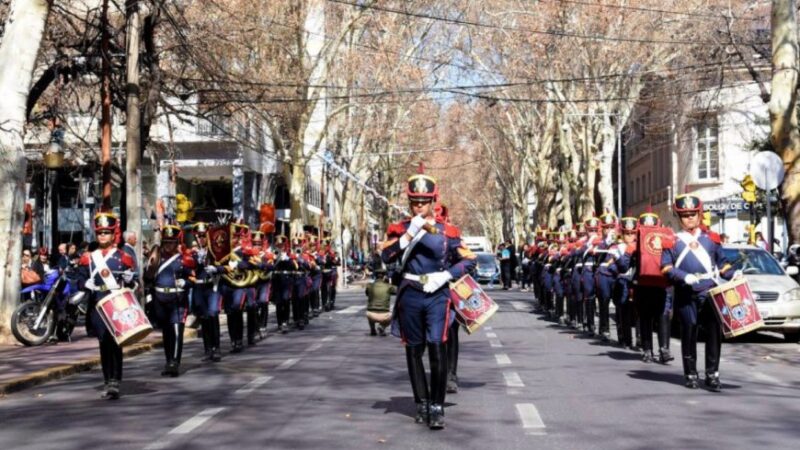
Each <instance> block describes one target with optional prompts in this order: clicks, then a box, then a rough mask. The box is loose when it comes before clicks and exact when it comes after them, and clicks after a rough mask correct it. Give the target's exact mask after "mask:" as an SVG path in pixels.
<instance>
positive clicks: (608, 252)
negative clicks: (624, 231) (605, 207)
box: [597, 213, 617, 341]
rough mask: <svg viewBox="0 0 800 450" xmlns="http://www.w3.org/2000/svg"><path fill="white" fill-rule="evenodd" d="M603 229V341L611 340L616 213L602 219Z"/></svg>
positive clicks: (599, 277)
mask: <svg viewBox="0 0 800 450" xmlns="http://www.w3.org/2000/svg"><path fill="white" fill-rule="evenodd" d="M600 221H601V222H602V224H603V225H602V227H603V242H601V243H600V245H599V246H598V247H599V248H598V251H599V250H603V251H604V252H605V253H604V254H601V255H599V256H598V260H599V261H600V266H599V267H597V294H598V295H597V302H598V304H599V306H600V307H599V308H598V313H599V316H600V326H599V327H598V331H599V333H600V338H601V339H602V340H603V341H608V340H609V330H610V324H609V304H610V303H611V295H612V292H613V290H614V284H615V283H616V279H617V272H616V265H615V264H614V262H615V256H614V255H615V252H616V248H617V216H616V215H615V214H614V213H605V214H603V215H602V216H601V217H600Z"/></svg>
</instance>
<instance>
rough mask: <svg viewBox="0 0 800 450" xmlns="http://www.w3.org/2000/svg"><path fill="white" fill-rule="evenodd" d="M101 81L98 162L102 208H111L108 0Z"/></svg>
mask: <svg viewBox="0 0 800 450" xmlns="http://www.w3.org/2000/svg"><path fill="white" fill-rule="evenodd" d="M100 16H101V17H100V27H101V38H102V41H101V52H100V59H101V60H102V64H101V70H102V82H101V83H100V99H101V102H102V114H101V117H100V155H101V157H100V162H101V167H102V182H103V203H102V205H103V206H102V209H105V210H107V211H110V210H111V61H110V60H109V58H110V57H111V56H110V55H109V40H110V36H109V35H108V0H103V7H102V11H101V14H100Z"/></svg>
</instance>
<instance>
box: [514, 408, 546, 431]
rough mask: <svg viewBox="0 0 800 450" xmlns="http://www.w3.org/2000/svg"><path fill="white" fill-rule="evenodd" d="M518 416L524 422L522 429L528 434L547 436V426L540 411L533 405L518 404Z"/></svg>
mask: <svg viewBox="0 0 800 450" xmlns="http://www.w3.org/2000/svg"><path fill="white" fill-rule="evenodd" d="M514 406H516V408H517V414H519V419H520V420H521V421H522V429H523V430H525V432H526V434H546V433H545V428H546V427H545V425H544V421H543V420H542V416H541V415H540V414H539V410H537V409H536V405H534V404H533V403H517V404H516V405H514Z"/></svg>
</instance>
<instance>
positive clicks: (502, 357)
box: [494, 353, 511, 366]
mask: <svg viewBox="0 0 800 450" xmlns="http://www.w3.org/2000/svg"><path fill="white" fill-rule="evenodd" d="M494 359H496V360H497V364H498V365H500V366H507V365H509V364H511V358H509V357H508V355H506V354H505V353H498V354H496V355H494Z"/></svg>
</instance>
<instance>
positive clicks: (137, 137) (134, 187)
mask: <svg viewBox="0 0 800 450" xmlns="http://www.w3.org/2000/svg"><path fill="white" fill-rule="evenodd" d="M139 3H140V2H139V0H128V2H127V5H126V6H127V9H128V30H127V40H128V42H127V47H128V48H127V79H128V85H127V122H126V125H125V128H126V130H125V138H126V148H125V189H126V192H125V211H126V214H127V218H128V222H127V224H126V228H127V231H131V232H133V233H136V237H137V238H138V239H137V240H136V255H137V257H138V258H139V261H141V260H142V183H141V174H142V169H141V167H140V156H141V154H142V138H141V110H140V108H139V93H140V90H139V40H140V35H141V15H140V14H141V12H140V10H139ZM140 267H141V265H140ZM140 275H141V273H140Z"/></svg>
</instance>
